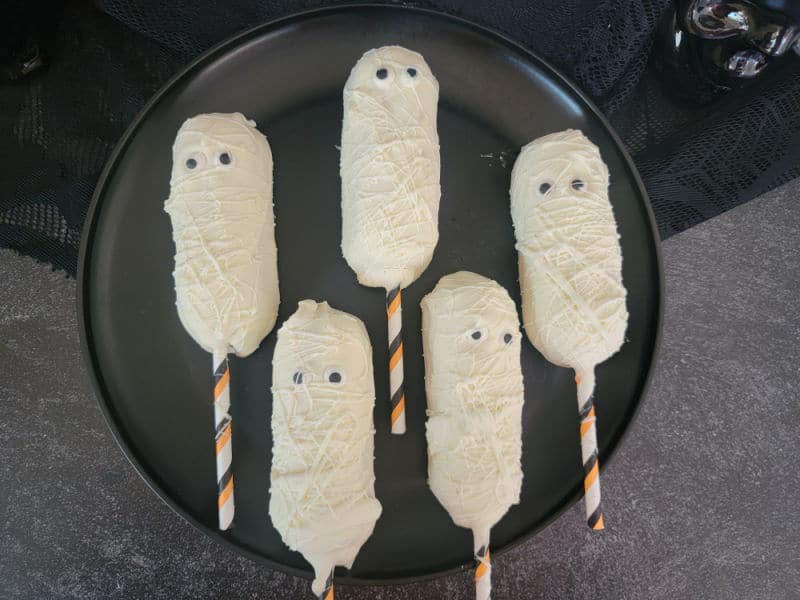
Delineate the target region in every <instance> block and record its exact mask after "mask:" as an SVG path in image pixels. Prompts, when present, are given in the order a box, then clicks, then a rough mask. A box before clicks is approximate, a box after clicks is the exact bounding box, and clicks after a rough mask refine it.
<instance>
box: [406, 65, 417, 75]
mask: <svg viewBox="0 0 800 600" xmlns="http://www.w3.org/2000/svg"><path fill="white" fill-rule="evenodd" d="M406 73H408V76H409V77H416V76H417V70H416V69H415V68H414V67H408V68H407V69H406Z"/></svg>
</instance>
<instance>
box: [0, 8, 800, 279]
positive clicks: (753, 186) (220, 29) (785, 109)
mask: <svg viewBox="0 0 800 600" xmlns="http://www.w3.org/2000/svg"><path fill="white" fill-rule="evenodd" d="M28 4H29V3H28ZM332 4H337V3H336V2H320V1H319V0H299V1H292V0H226V2H215V1H214V0H192V1H188V0H171V1H170V2H163V1H162V0H95V5H96V9H95V8H94V7H92V6H91V5H90V4H88V3H87V2H86V1H84V2H72V3H69V4H68V5H67V8H66V9H65V11H64V15H63V17H62V18H61V19H60V22H59V25H58V27H57V29H56V30H55V34H54V35H53V36H52V44H51V45H50V46H51V47H50V48H49V51H48V53H49V56H50V65H49V67H48V68H47V69H46V70H45V71H44V72H43V73H40V74H36V75H34V76H31V77H29V78H28V79H24V80H22V81H20V82H19V83H16V84H4V86H3V87H2V88H0V132H1V133H2V137H0V158H2V161H0V165H2V166H0V186H2V187H1V188H0V189H2V193H3V195H2V198H0V245H2V246H6V247H12V248H16V249H18V250H20V251H22V252H24V253H26V254H29V255H32V256H35V257H37V258H39V259H41V260H43V261H47V262H49V263H51V264H52V265H53V266H55V267H57V268H59V269H63V270H65V271H66V272H67V273H70V274H74V273H75V270H76V267H77V264H76V262H77V247H78V240H79V236H80V230H81V226H82V223H83V220H84V218H85V214H86V208H87V205H88V202H89V199H90V196H91V192H92V189H93V187H94V184H95V182H96V180H97V178H98V176H99V173H100V170H101V168H102V165H103V163H104V161H105V160H106V158H107V157H108V154H109V153H110V151H111V149H112V148H113V146H114V144H115V142H116V141H117V140H118V138H119V137H120V135H121V134H122V132H123V131H124V129H125V127H126V126H127V124H128V123H129V122H130V121H131V120H132V119H133V117H134V115H135V114H136V112H137V111H138V110H139V109H140V108H141V106H142V105H143V104H144V103H145V101H146V100H147V98H148V97H149V96H150V95H151V94H152V93H153V92H154V91H155V90H156V89H157V88H158V87H159V86H160V85H162V84H163V83H164V82H165V81H166V79H167V78H168V77H169V76H170V75H171V74H172V73H173V72H175V71H176V70H177V69H178V68H179V67H180V66H181V65H182V64H185V63H186V62H187V61H189V60H190V59H192V58H193V57H195V56H197V55H198V54H199V53H201V52H203V51H204V50H206V49H208V48H209V47H211V46H212V45H214V44H216V43H218V42H220V41H222V40H223V39H225V38H227V37H229V36H231V35H233V34H234V33H236V32H238V31H240V30H242V29H245V28H248V27H252V26H254V25H256V24H258V23H261V22H264V21H267V20H270V19H274V18H277V17H280V16H284V15H288V14H291V13H294V12H298V11H300V10H304V9H310V8H315V7H318V6H322V5H325V6H330V5H332ZM402 4H403V5H408V4H409V3H408V2H402ZM414 5H416V6H422V7H425V8H431V9H435V10H439V11H443V12H448V13H451V14H455V15H458V16H463V17H465V18H467V19H470V20H472V21H475V22H478V23H481V24H484V25H487V26H489V27H491V28H493V29H496V30H499V31H501V32H503V33H505V34H506V35H508V36H509V37H511V38H513V39H515V40H517V41H519V42H521V43H522V44H523V45H525V46H527V47H528V48H530V49H531V50H533V51H534V52H536V53H537V54H540V55H541V56H543V57H544V58H546V59H547V60H549V61H550V62H551V63H552V64H553V65H555V66H556V67H558V68H559V69H560V70H562V71H563V72H564V73H565V74H566V75H567V76H569V77H570V78H572V79H573V80H574V81H575V82H576V83H577V84H578V85H579V87H581V88H582V89H583V90H584V91H585V92H586V93H587V94H588V95H589V96H591V97H592V98H593V99H594V100H595V102H596V103H597V104H598V106H599V107H600V108H601V110H603V111H604V112H605V113H606V115H607V116H608V117H609V118H610V120H611V122H612V124H613V125H614V126H615V127H616V129H617V131H618V132H619V134H620V136H621V137H622V139H623V141H624V143H625V144H626V146H627V147H628V149H629V150H630V151H631V153H632V155H633V157H634V161H635V162H636V164H637V166H638V167H639V170H640V172H641V174H642V177H643V179H644V182H645V186H646V187H647V190H648V192H649V194H650V198H651V201H652V203H653V207H654V210H655V213H656V218H657V221H658V225H659V229H660V233H661V235H662V237H667V236H669V235H672V234H674V233H677V232H679V231H682V230H684V229H686V228H687V227H690V226H692V225H694V224H696V223H699V222H701V221H703V220H705V219H708V218H710V217H712V216H714V215H717V214H719V213H721V212H723V211H725V210H727V209H729V208H731V207H733V206H736V205H737V204H740V203H742V202H744V201H746V200H748V199H750V198H752V197H754V196H755V195H758V194H760V193H763V192H764V191H767V190H769V189H771V188H772V187H774V186H776V185H779V184H780V183H783V182H785V181H788V180H790V179H792V178H794V177H797V176H800V167H799V166H798V165H800V111H798V108H800V107H799V106H798V103H800V100H799V99H800V58H798V57H796V56H791V57H786V58H784V59H783V60H782V61H781V63H780V64H779V65H776V67H775V68H771V69H770V70H768V71H767V73H765V74H764V75H763V76H762V77H760V78H759V79H757V80H756V81H755V82H754V83H753V84H751V85H749V86H747V87H744V88H742V89H740V90H737V91H736V92H733V93H731V94H729V95H728V96H727V97H725V98H724V99H722V100H720V101H718V102H716V103H714V104H712V105H710V106H697V105H693V104H691V103H687V102H682V103H681V102H678V101H677V100H673V99H671V97H672V96H671V95H670V94H668V93H667V91H668V90H666V89H665V88H664V86H663V84H662V83H660V80H659V79H658V78H657V77H656V76H655V74H654V69H653V68H652V64H653V61H652V49H653V42H654V37H655V33H656V29H657V27H658V25H659V22H660V20H661V19H662V17H663V15H664V14H665V11H667V10H668V9H669V8H670V6H671V0H539V1H537V2H529V1H528V0H511V1H507V2H485V1H483V0H460V1H459V0H431V1H429V2H416V3H414ZM0 33H1V32H0Z"/></svg>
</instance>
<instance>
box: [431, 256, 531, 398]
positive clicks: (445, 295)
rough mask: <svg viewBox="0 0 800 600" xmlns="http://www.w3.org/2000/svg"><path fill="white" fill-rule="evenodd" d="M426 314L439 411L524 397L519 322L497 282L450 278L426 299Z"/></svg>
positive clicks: (433, 394)
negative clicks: (505, 397)
mask: <svg viewBox="0 0 800 600" xmlns="http://www.w3.org/2000/svg"><path fill="white" fill-rule="evenodd" d="M422 315H423V332H424V336H423V339H424V343H425V350H424V352H425V366H426V378H427V380H428V390H429V394H428V396H429V397H428V401H429V404H430V407H431V408H432V409H433V410H437V409H440V408H444V407H443V406H442V404H445V403H449V402H461V401H463V400H464V399H465V398H466V399H468V401H470V402H478V403H480V402H492V401H493V398H495V397H496V396H498V395H501V396H502V395H514V394H515V393H517V394H518V393H521V389H522V371H521V367H520V337H521V336H520V331H519V318H518V316H517V311H516V307H515V305H514V302H513V301H512V300H511V298H510V297H509V295H508V292H506V290H505V289H504V288H503V287H502V286H500V285H499V284H498V283H497V282H495V281H492V280H491V279H487V278H485V277H481V276H480V275H476V274H475V273H469V272H466V271H462V272H459V273H453V274H452V275H447V276H445V277H443V278H442V279H441V280H440V281H439V283H438V285H437V286H436V288H435V289H434V290H433V291H432V292H431V293H430V294H428V295H427V296H425V298H423V300H422ZM454 392H455V394H454ZM437 405H438V406H437Z"/></svg>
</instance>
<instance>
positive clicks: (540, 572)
mask: <svg viewBox="0 0 800 600" xmlns="http://www.w3.org/2000/svg"><path fill="white" fill-rule="evenodd" d="M798 196H800V182H795V183H793V184H789V185H788V186H784V187H783V188H781V189H779V190H776V191H774V192H772V193H771V194H768V195H767V196H764V197H762V198H760V199H758V200H755V201H753V202H751V203H750V204H748V205H746V206H743V207H740V208H738V209H735V210H733V211H731V212H729V213H727V214H725V215H722V216H721V217H718V218H716V219H713V220H712V221H709V222H707V223H704V224H703V225H700V226H698V227H696V228H694V229H692V230H690V231H688V232H685V233H683V234H680V235H678V236H676V237H674V238H671V239H670V240H669V241H668V242H666V243H665V244H664V263H665V270H666V286H667V306H666V315H665V324H664V337H663V343H662V350H661V353H660V359H659V362H658V365H657V368H656V372H655V375H654V379H653V385H652V388H651V391H650V393H649V395H648V398H647V400H646V402H645V404H644V406H643V407H642V409H641V411H640V413H639V417H638V419H637V420H636V422H635V423H634V425H633V427H632V429H631V431H630V434H629V435H628V436H627V438H626V439H625V440H624V442H623V444H622V446H621V447H620V449H619V451H618V453H617V456H616V457H615V459H614V461H612V462H611V464H609V465H607V468H606V469H605V474H604V481H603V484H604V503H605V510H606V516H607V524H608V529H606V531H605V532H604V533H602V534H600V535H596V534H592V533H591V532H589V531H587V529H586V527H585V525H584V522H583V516H582V509H581V507H580V506H577V505H576V506H575V507H573V508H572V509H571V510H569V511H567V512H566V513H565V514H564V515H562V516H561V518H559V519H558V520H557V521H556V522H555V523H553V524H552V525H551V526H550V527H548V528H547V529H546V530H545V531H544V532H542V533H541V534H540V535H538V536H536V537H535V538H534V539H532V540H530V541H528V542H526V543H524V544H522V545H520V546H518V547H517V548H515V549H513V550H511V551H509V552H506V553H504V554H502V555H499V556H497V557H496V559H495V561H494V565H495V569H494V578H493V579H494V589H495V591H494V594H493V598H494V599H495V600H505V599H518V598H519V599H553V600H555V599H559V600H563V599H582V598H586V599H591V600H605V599H609V600H610V599H614V600H627V599H631V600H632V599H637V600H638V599H665V600H666V599H681V600H684V599H689V598H692V599H695V598H703V599H706V600H715V599H720V600H721V599H726V600H727V599H732V598H743V599H748V600H761V599H764V600H766V599H769V600H774V599H784V598H786V599H788V598H798V597H800V551H799V550H798V543H799V542H798V539H800V520H799V519H798V518H797V514H796V513H797V497H798V495H799V494H800V469H798V468H797V460H796V448H797V445H798V440H800V404H799V403H798V392H797V381H798V379H799V378H798V375H800V369H799V368H798V365H799V364H800V342H799V341H798V340H799V339H800V295H799V292H798V290H800V210H798V208H797V198H798ZM0 278H2V281H3V282H4V283H3V285H2V287H0V360H1V363H2V364H3V365H5V367H4V369H3V371H2V373H0V406H1V407H2V417H0V450H1V451H2V456H3V461H2V465H0V518H1V520H0V523H2V527H1V528H0V582H1V583H0V597H1V598H8V599H16V598H24V599H26V600H27V599H44V598H79V599H81V600H94V599H98V600H99V599H104V600H105V599H112V598H113V599H116V598H126V599H127V598H148V599H160V598H165V599H166V598H169V599H172V598H191V599H205V598H209V599H211V598H225V599H245V598H254V599H255V598H263V599H281V600H283V599H294V598H298V599H307V598H310V597H311V595H310V592H309V588H308V582H307V581H306V580H303V579H298V578H295V577H291V576H287V575H283V574H281V573H277V572H273V571H270V570H269V569H266V568H264V567H262V566H260V565H257V564H255V563H253V562H251V561H250V560H248V559H245V558H242V557H240V556H238V555H237V554H235V553H233V552H232V551H230V550H228V549H226V548H221V547H217V546H216V545H215V544H214V543H213V542H211V541H210V540H208V539H207V538H206V537H205V536H204V535H203V534H202V533H200V532H198V531H196V530H194V529H193V528H192V527H191V526H190V525H188V524H187V523H185V522H183V520H181V519H180V518H179V517H178V516H176V515H175V514H173V513H172V512H171V511H170V510H169V509H168V508H167V507H166V506H165V505H164V504H162V503H161V501H160V500H158V498H157V497H156V496H155V495H154V494H153V493H152V492H151V491H150V490H149V489H148V488H147V486H146V485H145V484H144V483H143V482H142V481H141V480H140V479H139V478H138V476H137V475H136V473H135V472H134V470H133V468H132V467H131V466H130V465H129V464H128V463H127V461H126V459H125V458H124V457H123V455H122V453H121V452H120V451H119V450H118V449H117V447H116V444H115V443H114V441H113V439H112V437H111V434H110V433H109V431H108V430H107V428H106V425H105V423H104V422H103V419H102V416H101V413H100V410H99V409H98V407H97V405H96V401H95V400H94V398H93V397H92V395H91V392H90V391H89V384H88V380H87V377H86V374H85V370H84V368H83V365H82V364H81V359H80V354H79V345H78V331H77V322H76V316H75V309H74V295H75V282H74V281H71V280H67V279H65V278H64V277H63V276H62V275H61V274H59V273H53V272H51V271H50V270H49V269H48V268H47V267H46V266H43V265H40V264H36V263H35V262H33V261H32V260H30V259H26V258H20V257H18V256H15V255H14V254H12V253H10V252H8V251H3V252H0ZM472 594H473V592H472V583H471V580H470V575H469V574H468V573H464V574H462V575H459V576H451V577H446V578H443V579H438V580H434V581H430V582H425V583H419V584H413V585H404V586H397V587H348V586H337V599H341V600H347V599H358V600H366V599H373V600H400V599H413V600H425V599H438V598H448V599H456V598H459V599H461V598H463V599H469V598H472V597H473V596H472Z"/></svg>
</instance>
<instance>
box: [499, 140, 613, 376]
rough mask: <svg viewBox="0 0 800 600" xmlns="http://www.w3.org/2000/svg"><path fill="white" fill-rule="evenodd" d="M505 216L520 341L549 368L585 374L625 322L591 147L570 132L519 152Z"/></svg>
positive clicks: (601, 168)
mask: <svg viewBox="0 0 800 600" xmlns="http://www.w3.org/2000/svg"><path fill="white" fill-rule="evenodd" d="M573 182H582V184H583V185H582V189H580V190H576V189H574V188H573ZM542 184H547V185H549V186H550V187H549V189H548V190H547V191H546V193H541V192H540V187H541V186H542ZM576 186H578V187H580V186H579V185H578V184H576ZM511 217H512V219H513V221H514V231H515V233H516V237H517V251H518V252H519V280H520V287H521V291H522V317H523V325H524V327H525V331H526V333H527V335H528V337H529V338H530V340H531V342H532V343H533V345H534V346H535V347H536V348H537V349H538V350H539V351H540V352H541V353H542V354H543V355H544V356H545V358H547V360H549V361H550V362H552V363H554V364H557V365H560V366H563V367H571V368H573V369H575V370H576V371H577V372H587V371H590V370H592V369H593V368H594V366H595V365H597V364H600V363H601V362H603V361H604V360H606V359H607V358H609V357H610V356H611V355H613V354H614V353H615V352H617V350H619V348H620V346H621V345H622V343H623V341H624V339H625V329H626V327H627V324H628V311H627V308H626V306H625V297H626V290H625V287H624V286H623V284H622V251H621V248H620V244H619V234H618V233H617V223H616V221H615V220H614V212H613V210H612V208H611V203H610V202H609V201H608V168H607V167H606V165H605V163H604V162H603V160H602V158H601V157H600V151H599V150H598V149H597V146H595V145H594V144H593V143H592V142H591V141H589V139H588V138H586V137H585V136H584V135H583V134H582V133H581V132H580V131H576V130H572V129H570V130H567V131H563V132H559V133H553V134H550V135H546V136H544V137H542V138H539V139H537V140H534V141H533V142H531V143H530V144H528V145H527V146H525V147H524V148H523V149H522V152H521V153H520V155H519V158H518V159H517V162H516V164H515V165H514V170H513V172H512V174H511Z"/></svg>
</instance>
